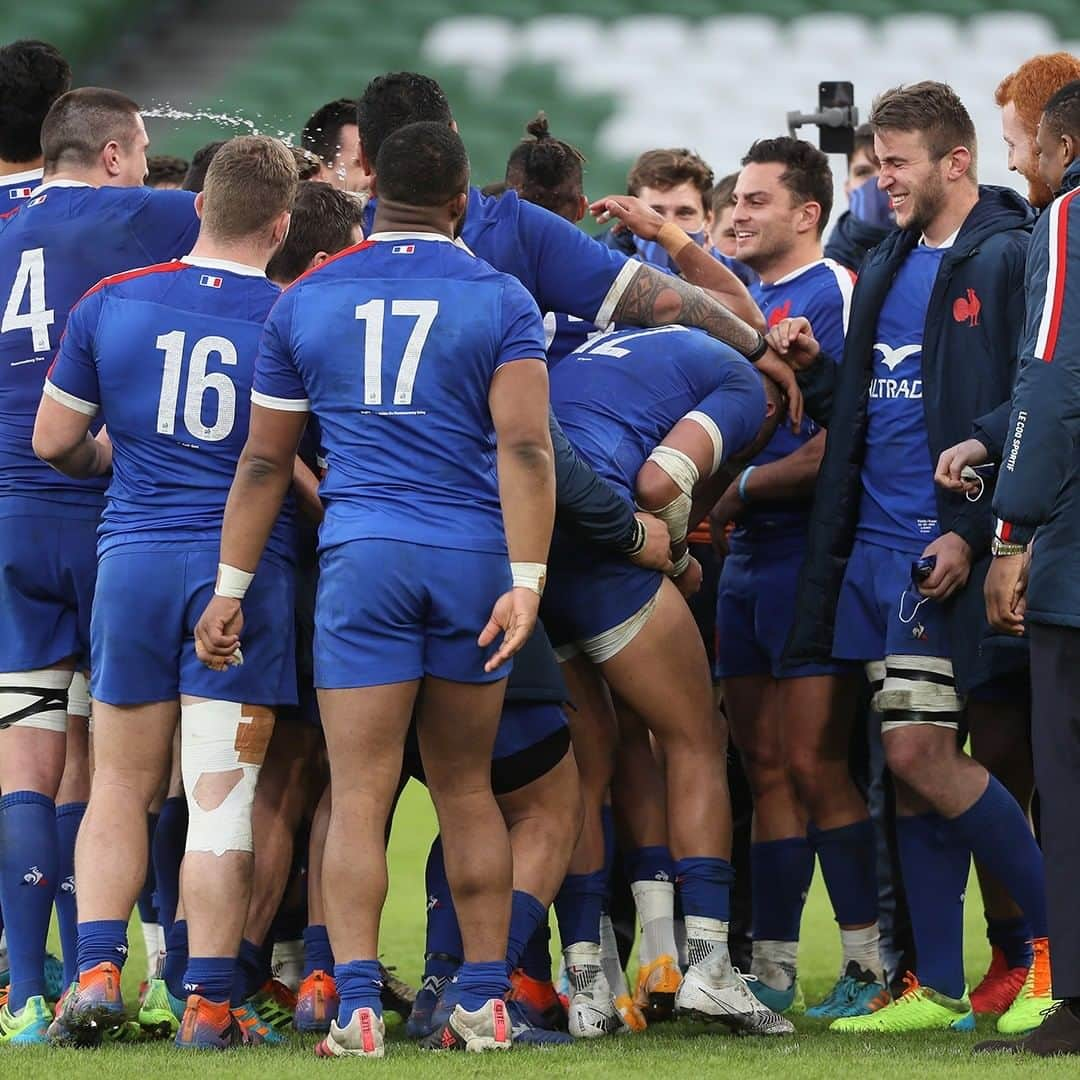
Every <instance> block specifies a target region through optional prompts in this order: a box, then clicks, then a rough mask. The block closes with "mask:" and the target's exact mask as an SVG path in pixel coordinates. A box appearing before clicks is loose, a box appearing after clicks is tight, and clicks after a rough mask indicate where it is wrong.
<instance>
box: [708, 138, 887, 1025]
mask: <svg viewBox="0 0 1080 1080" xmlns="http://www.w3.org/2000/svg"><path fill="white" fill-rule="evenodd" d="M742 166H743V167H742V171H741V172H740V173H739V178H738V180H737V182H736V185H735V209H734V213H733V215H732V224H733V226H734V229H735V241H736V245H737V249H736V255H737V257H738V259H739V260H740V261H741V262H743V263H746V264H747V265H748V266H750V267H751V268H752V269H753V270H755V271H757V273H758V274H759V275H760V279H761V280H760V282H759V284H757V285H755V286H752V287H751V290H750V292H751V295H752V296H753V297H754V299H755V300H756V302H757V303H758V305H759V306H760V307H761V310H762V313H763V314H764V315H765V318H766V320H767V321H768V322H769V324H770V325H775V324H776V323H777V322H779V321H780V320H781V319H782V318H785V317H788V316H793V315H802V316H804V317H806V318H807V319H809V321H810V324H811V325H812V326H813V327H814V334H815V336H816V338H817V340H818V341H819V342H820V343H822V348H823V349H824V351H825V352H826V354H827V355H829V356H830V357H834V358H839V357H841V356H843V351H844V334H845V333H846V331H847V318H848V313H849V310H850V305H851V293H852V289H853V286H854V281H853V279H852V275H851V274H850V273H849V272H848V271H847V270H846V269H845V268H843V267H841V266H839V265H838V264H837V263H835V262H832V261H831V260H828V259H824V258H823V257H822V246H821V236H822V233H823V232H824V229H825V226H826V224H827V222H828V220H829V214H830V211H831V208H832V193H833V178H832V172H831V170H830V169H829V163H828V160H827V158H826V157H825V155H824V154H823V153H822V152H821V151H820V150H818V149H816V148H815V147H813V146H811V145H810V144H809V143H807V142H803V141H802V140H798V139H792V138H783V137H782V138H778V139H763V140H761V141H759V142H756V143H754V145H753V146H752V147H751V148H750V151H749V153H748V154H747V155H746V156H745V157H744V158H743V160H742ZM826 342H827V344H826ZM824 450H825V432H824V431H822V430H820V429H819V428H818V427H817V425H816V424H814V423H813V422H812V421H811V420H809V419H807V420H805V421H804V422H803V424H802V425H801V427H800V429H799V430H798V431H797V432H792V431H791V429H790V428H788V427H783V428H779V429H778V430H777V432H776V434H775V435H774V436H773V438H772V441H771V442H770V444H769V445H768V446H767V447H766V448H765V450H764V451H763V452H762V453H761V454H760V455H759V456H758V457H757V458H756V459H755V460H754V461H753V462H751V464H750V465H749V466H747V468H746V469H744V470H743V471H742V473H740V475H739V477H738V478H737V479H736V480H735V481H734V482H733V483H732V484H731V485H730V486H729V487H728V489H727V491H725V492H724V494H723V496H722V497H721V499H720V500H719V502H718V503H717V505H716V507H715V508H714V510H713V513H712V517H713V520H714V522H715V524H716V526H718V527H719V528H720V529H721V530H722V529H723V528H724V527H725V526H726V525H727V523H728V522H729V521H734V522H736V524H737V528H736V529H735V531H734V533H733V534H732V535H731V538H730V540H729V544H728V555H727V558H726V559H725V561H724V568H723V571H722V573H721V576H720V589H719V604H718V608H717V661H716V675H717V677H718V678H719V679H720V680H722V683H723V690H724V701H725V705H726V709H727V714H728V719H729V721H730V723H731V732H732V739H733V741H734V742H735V744H736V746H737V747H738V748H739V751H740V753H741V754H742V756H743V760H744V762H745V764H746V769H747V775H748V777H749V779H750V783H751V787H752V789H753V793H754V842H753V845H752V847H751V865H752V874H753V883H754V884H753V890H752V896H753V909H754V914H753V925H754V958H753V966H752V967H751V971H752V973H753V974H754V975H756V976H757V979H756V981H755V982H752V983H751V984H750V988H751V990H753V992H754V993H755V994H756V995H757V996H758V997H759V998H761V1000H763V1001H765V1002H766V1003H767V1004H768V1005H769V1006H770V1007H771V1008H773V1009H775V1010H776V1011H777V1012H784V1011H785V1010H786V1009H789V1008H791V1006H792V1005H793V1004H794V1002H795V999H796V994H797V990H798V987H797V984H796V975H795V971H796V955H797V951H798V941H799V921H800V918H801V914H802V907H803V902H804V900H805V897H806V893H807V891H808V890H809V888H810V881H811V878H812V877H813V871H814V856H815V852H816V853H817V855H818V857H819V858H820V861H821V865H822V873H823V875H824V878H825V881H826V884H827V887H828V889H829V894H830V896H831V897H832V898H833V903H834V908H835V910H836V914H837V922H838V923H839V925H840V935H841V940H842V943H843V958H842V960H841V965H840V978H839V981H838V983H837V986H836V987H835V988H834V989H833V991H832V992H831V993H830V995H829V996H828V998H827V999H826V1001H825V1002H823V1003H822V1004H821V1005H820V1006H815V1007H814V1008H813V1009H811V1010H810V1015H815V1016H839V1015H850V1014H852V1013H855V1012H859V1011H866V1010H868V1009H869V1007H870V1003H871V1002H872V1001H873V1000H874V998H876V997H877V996H878V994H879V993H880V992H881V991H882V990H883V989H884V981H885V980H884V975H883V972H882V968H881V960H880V958H879V955H878V929H877V880H876V866H875V841H874V830H873V825H872V824H871V822H870V819H869V817H868V815H867V812H866V804H865V802H864V801H863V799H862V797H861V796H860V795H859V793H858V791H857V790H856V789H855V785H854V784H853V783H852V780H851V776H850V774H849V771H848V763H847V758H848V747H849V745H850V742H851V737H852V728H853V723H854V719H855V703H854V701H853V700H852V699H851V698H850V696H849V695H845V694H842V693H840V690H841V688H842V686H843V684H842V683H841V682H839V681H838V680H837V679H836V678H835V676H836V675H837V674H839V673H840V669H838V667H837V666H836V665H835V664H832V663H828V664H812V665H805V666H803V667H800V668H794V669H785V668H784V667H783V665H782V663H781V659H782V653H783V649H784V644H785V642H786V640H787V635H788V633H789V631H790V629H791V624H792V621H793V619H794V616H795V609H794V601H795V588H796V585H797V583H798V576H799V569H800V568H801V566H802V561H803V557H804V555H805V551H806V530H807V525H808V519H809V505H810V501H811V499H812V497H813V492H814V487H815V484H816V481H817V472H818V468H819V466H820V464H821V457H822V454H823V453H824ZM807 820H809V823H810V826H811V828H810V830H809V834H808V833H807Z"/></svg>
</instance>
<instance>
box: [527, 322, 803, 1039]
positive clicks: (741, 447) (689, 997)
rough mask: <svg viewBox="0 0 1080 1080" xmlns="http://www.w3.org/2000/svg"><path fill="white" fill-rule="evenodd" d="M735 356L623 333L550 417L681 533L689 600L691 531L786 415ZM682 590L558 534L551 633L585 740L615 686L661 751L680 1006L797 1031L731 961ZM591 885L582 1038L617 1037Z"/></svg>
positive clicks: (744, 1024) (712, 734)
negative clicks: (597, 1032) (680, 937)
mask: <svg viewBox="0 0 1080 1080" xmlns="http://www.w3.org/2000/svg"><path fill="white" fill-rule="evenodd" d="M725 354H726V356H727V357H728V358H730V352H729V350H727V349H726V348H725V347H724V346H722V345H720V344H719V343H717V342H714V341H711V340H710V339H709V338H707V337H706V336H704V335H702V334H700V333H695V332H693V331H687V330H684V329H681V328H676V327H667V328H657V329H654V330H646V331H625V332H620V333H616V334H614V335H605V336H604V337H601V338H597V339H595V340H594V341H592V342H590V343H588V344H587V345H586V346H583V347H582V348H580V349H579V350H578V351H577V352H575V353H572V354H571V355H570V356H568V357H567V358H566V359H565V360H564V361H563V362H562V363H561V364H560V365H558V367H556V368H555V369H554V371H553V372H552V405H553V408H554V409H555V413H556V416H557V417H558V418H559V420H560V423H562V424H563V425H564V426H565V428H566V431H567V435H568V437H569V438H570V439H571V441H572V442H573V443H574V444H575V446H576V448H577V450H578V452H579V453H580V454H581V455H582V456H583V457H584V458H585V459H586V460H587V461H589V462H590V464H592V465H593V467H594V468H596V469H597V471H598V472H599V473H600V475H601V476H603V477H604V478H605V479H607V480H608V481H609V483H612V484H614V485H615V486H616V487H618V488H619V489H620V490H622V491H623V493H624V497H626V498H627V499H628V500H629V499H633V498H634V497H635V494H636V498H637V501H638V503H639V504H640V505H641V506H643V507H644V508H646V509H650V510H652V511H653V512H655V513H657V514H658V516H660V517H661V518H663V519H664V520H666V521H667V522H668V525H669V529H670V531H671V535H672V541H673V547H672V555H673V558H674V559H675V565H674V568H673V574H674V575H675V580H676V581H677V582H679V585H680V588H681V589H683V590H684V591H686V592H691V591H693V588H694V587H695V586H696V583H697V581H699V580H700V579H699V575H700V569H699V568H698V567H697V564H696V563H695V562H694V561H693V560H692V559H691V558H690V556H689V553H688V552H687V551H686V535H687V529H688V523H693V522H696V521H697V520H699V519H700V518H701V517H702V516H704V513H705V511H706V510H707V509H708V506H709V505H711V502H710V501H708V500H709V499H712V498H714V496H715V489H716V487H717V481H716V477H717V475H718V473H721V468H722V466H725V465H729V464H730V463H731V462H738V461H740V460H741V459H742V458H743V457H744V456H745V458H746V459H747V460H749V458H750V457H752V456H753V454H754V453H756V452H757V451H758V450H759V449H760V448H761V447H762V446H764V445H765V443H766V442H767V440H768V438H769V437H770V436H771V434H772V432H773V430H774V429H775V427H776V424H777V423H778V422H779V417H780V410H779V409H778V408H777V403H778V394H777V393H775V392H774V393H773V394H772V395H771V400H770V401H769V403H768V405H767V403H766V396H765V394H764V393H763V392H762V387H761V380H760V378H758V377H757V376H755V375H754V373H753V372H752V371H751V370H750V369H749V368H747V367H745V366H744V365H742V364H740V363H738V362H734V363H724V362H723V361H724V359H725ZM773 389H774V391H775V388H773ZM721 475H722V474H721ZM709 489H713V490H709ZM695 514H696V517H695ZM680 588H676V586H675V584H673V583H672V582H671V581H668V580H666V579H665V578H664V577H663V575H661V574H658V573H655V572H649V571H644V570H640V569H638V568H636V567H629V566H625V565H624V564H620V563H618V562H615V561H614V560H611V559H609V558H607V557H605V556H604V555H602V554H600V553H597V552H592V551H588V550H587V549H583V548H582V547H581V546H580V545H579V544H576V543H574V541H573V540H572V539H570V538H568V537H566V536H565V535H563V534H561V532H560V533H557V535H556V540H555V543H554V545H553V549H552V584H551V588H550V589H549V592H548V594H547V595H546V597H545V603H544V607H543V615H544V619H545V625H546V626H547V628H548V633H549V635H550V636H551V638H552V643H553V644H554V645H555V647H556V652H557V654H558V655H559V656H560V658H561V659H563V660H564V661H566V662H565V663H564V671H565V672H566V674H567V681H568V685H569V686H570V689H571V696H572V698H573V700H574V702H575V704H576V705H577V708H578V713H577V717H576V719H577V720H578V722H579V723H580V725H581V727H582V729H583V730H585V729H588V727H589V726H590V725H592V726H593V730H596V729H597V728H600V729H603V727H608V728H610V727H611V726H612V725H613V723H614V721H613V718H612V717H611V715H610V709H611V705H610V703H609V701H608V698H607V691H606V689H605V688H604V685H603V684H604V682H606V684H607V686H608V687H610V690H611V693H612V694H613V695H614V696H616V697H617V698H618V699H619V700H620V701H621V702H622V703H623V704H624V705H625V706H627V707H628V708H629V709H631V710H633V711H634V712H635V713H636V714H637V715H638V716H640V717H641V719H642V720H643V721H644V722H645V724H647V725H648V727H649V728H650V730H651V731H652V733H653V735H654V736H655V737H656V739H657V742H658V744H659V746H660V748H661V750H662V751H663V754H664V758H665V765H666V779H667V789H668V804H669V805H668V838H667V840H668V846H669V848H670V850H671V853H672V855H673V856H674V857H675V860H676V862H675V871H676V874H677V876H678V880H679V887H680V893H681V896H682V902H683V910H684V913H685V917H686V926H687V938H688V952H689V958H690V968H689V970H688V972H687V975H686V977H685V978H684V979H683V981H682V984H681V986H680V987H679V989H678V993H677V995H676V996H675V1009H676V1010H677V1011H681V1012H686V1013H693V1014H696V1015H703V1016H708V1017H710V1018H713V1019H717V1020H720V1021H722V1022H724V1023H726V1024H729V1025H730V1026H732V1027H734V1028H736V1029H738V1030H743V1031H748V1032H753V1033H760V1034H782V1033H789V1032H790V1031H792V1030H793V1029H792V1028H791V1025H790V1024H788V1022H787V1021H786V1020H784V1019H783V1018H782V1017H779V1016H777V1015H776V1014H775V1013H773V1012H771V1011H770V1010H768V1009H767V1008H765V1007H764V1006H763V1005H761V1004H760V1003H759V1002H758V1001H757V1000H756V999H755V998H754V997H753V995H752V994H750V992H749V991H748V990H747V989H746V984H745V981H744V980H743V979H742V978H741V977H740V976H739V975H738V974H737V973H736V972H735V971H734V970H733V969H732V968H731V965H730V961H729V959H728V956H727V948H726V933H727V920H728V892H729V887H730V883H731V879H732V876H733V875H732V872H731V867H730V864H729V863H728V861H727V860H728V856H729V855H730V845H731V823H730V808H729V807H728V793H727V786H726V782H725V768H724V754H725V747H724V739H723V738H722V736H721V734H720V732H719V731H718V729H717V724H716V721H715V716H714V709H713V700H712V686H711V679H710V678H709V672H708V665H707V662H706V659H705V653H704V646H703V645H701V644H700V638H699V636H698V635H697V633H696V628H695V626H694V622H693V618H692V616H691V615H690V612H689V610H688V608H687V606H686V604H685V602H684V601H683V598H682V596H681V595H680ZM576 735H577V732H576V731H575V737H576ZM587 814H588V815H590V816H589V817H587V819H586V829H585V831H584V832H583V836H582V841H581V844H582V847H583V848H584V849H586V850H588V851H591V852H592V853H593V855H592V867H593V869H592V873H591V874H589V873H582V874H580V875H578V876H579V877H581V878H589V877H594V876H595V874H596V873H598V872H599V868H600V865H601V862H602V849H603V842H602V838H601V836H600V835H599V833H598V827H597V826H594V827H593V828H592V829H591V830H590V827H589V821H590V818H591V820H592V821H597V820H598V816H599V808H598V807H592V808H590V807H587ZM569 880H570V879H568V882H569ZM586 885H588V882H582V887H581V889H580V892H581V896H580V899H579V903H578V904H577V905H576V907H577V909H578V914H577V917H576V918H575V919H574V920H573V923H572V924H571V925H570V926H564V925H563V917H562V913H561V912H560V911H559V908H558V905H557V907H556V911H557V914H559V915H560V928H561V934H562V938H563V945H564V952H565V956H566V963H567V969H568V971H569V974H570V979H571V986H572V989H573V994H572V997H571V1012H572V1015H571V1030H573V1025H574V1016H573V1013H574V1011H575V1009H576V1010H578V1011H580V1013H581V1014H582V1016H583V1017H594V1018H595V1019H593V1020H592V1024H593V1026H595V1027H598V1028H600V1029H601V1030H611V1029H612V1027H613V1025H614V1018H613V1017H612V1011H613V1009H614V1004H613V1002H612V1001H611V995H610V989H609V988H608V986H607V984H606V979H605V978H604V976H603V975H602V973H601V971H600V965H599V904H600V894H601V893H602V889H600V888H599V887H598V886H594V887H592V888H586V887H585V886H586ZM565 888H566V886H565V885H564V890H565ZM567 921H569V920H567Z"/></svg>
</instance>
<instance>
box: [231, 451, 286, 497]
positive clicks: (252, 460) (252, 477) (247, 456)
mask: <svg viewBox="0 0 1080 1080" xmlns="http://www.w3.org/2000/svg"><path fill="white" fill-rule="evenodd" d="M236 471H237V475H243V476H244V477H245V478H246V479H247V480H248V482H249V483H251V484H254V485H256V486H259V487H261V486H263V485H265V484H275V483H276V484H278V485H279V486H281V487H282V488H284V487H287V486H288V484H290V483H291V482H292V478H293V459H292V458H290V459H289V460H288V461H279V460H278V459H277V458H275V457H271V456H268V455H265V454H260V453H258V452H253V451H250V450H248V449H245V450H244V452H243V454H242V455H241V456H240V462H239V464H238V465H237V467H236Z"/></svg>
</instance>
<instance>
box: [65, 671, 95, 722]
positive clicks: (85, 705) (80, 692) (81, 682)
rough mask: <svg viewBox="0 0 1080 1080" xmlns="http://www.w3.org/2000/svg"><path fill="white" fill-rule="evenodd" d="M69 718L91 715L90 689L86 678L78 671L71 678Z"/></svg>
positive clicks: (68, 702) (68, 704)
mask: <svg viewBox="0 0 1080 1080" xmlns="http://www.w3.org/2000/svg"><path fill="white" fill-rule="evenodd" d="M67 711H68V716H86V717H89V715H90V687H89V685H88V684H87V682H86V676H85V675H84V674H83V673H82V672H81V671H76V672H75V673H74V674H73V675H72V676H71V686H69V687H68V700H67Z"/></svg>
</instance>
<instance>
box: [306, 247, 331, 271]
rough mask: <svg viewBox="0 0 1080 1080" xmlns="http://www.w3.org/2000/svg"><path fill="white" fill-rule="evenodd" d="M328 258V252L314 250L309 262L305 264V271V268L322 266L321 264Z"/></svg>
mask: <svg viewBox="0 0 1080 1080" xmlns="http://www.w3.org/2000/svg"><path fill="white" fill-rule="evenodd" d="M329 258H330V254H329V252H326V251H316V252H315V254H314V255H312V256H311V262H309V263H308V264H307V267H306V268H305V273H306V272H307V270H314V269H315V267H316V266H322V264H323V263H324V262H326V260H327V259H329Z"/></svg>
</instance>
